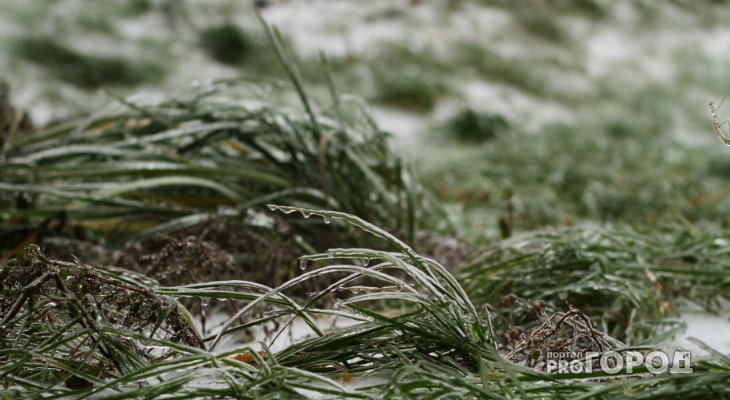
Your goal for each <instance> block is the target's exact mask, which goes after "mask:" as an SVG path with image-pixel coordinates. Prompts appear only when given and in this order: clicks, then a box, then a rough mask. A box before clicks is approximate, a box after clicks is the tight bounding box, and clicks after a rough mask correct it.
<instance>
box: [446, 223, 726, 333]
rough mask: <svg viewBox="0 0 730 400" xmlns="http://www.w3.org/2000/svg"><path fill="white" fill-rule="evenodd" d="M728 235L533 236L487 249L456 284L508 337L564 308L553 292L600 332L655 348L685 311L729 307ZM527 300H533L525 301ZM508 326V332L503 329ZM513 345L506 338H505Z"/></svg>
mask: <svg viewBox="0 0 730 400" xmlns="http://www.w3.org/2000/svg"><path fill="white" fill-rule="evenodd" d="M725 243H727V232H724V231H723V232H718V233H715V234H710V233H700V232H697V231H691V230H687V229H686V228H684V227H676V226H675V227H668V228H665V229H662V230H659V231H656V232H653V233H650V234H645V233H643V232H638V231H635V230H632V229H630V228H614V229H595V228H591V229H587V228H573V229H562V230H560V231H556V232H536V233H531V234H529V235H523V236H521V237H519V238H515V239H511V240H509V241H507V242H503V243H499V244H496V245H493V246H489V247H488V248H487V249H486V250H485V251H483V252H482V254H481V255H480V256H479V257H477V258H475V259H474V260H472V261H470V262H469V265H468V266H466V267H465V268H464V269H462V270H461V271H460V272H459V274H458V278H459V281H460V282H462V283H463V285H464V287H465V290H466V291H467V293H468V294H469V297H470V298H471V299H473V301H475V303H476V304H489V305H490V306H491V307H494V308H495V309H496V310H499V315H501V316H502V319H497V318H495V326H498V327H501V329H502V331H503V332H506V331H507V330H509V329H516V330H518V331H519V332H523V333H524V332H526V331H527V329H525V324H527V325H528V326H529V325H531V324H532V323H533V321H534V318H535V317H536V316H538V315H539V312H540V309H545V310H546V311H547V312H548V313H553V312H556V311H558V310H560V309H562V308H564V307H565V304H563V302H562V301H561V300H560V299H556V297H557V296H556V292H557V293H560V294H562V295H564V296H565V299H566V300H567V301H568V302H569V303H570V304H571V305H572V306H575V307H577V308H578V309H581V310H583V311H584V312H586V313H589V314H591V315H592V316H593V317H592V321H593V323H594V325H595V326H597V327H598V328H599V329H600V330H602V331H604V332H607V333H608V334H610V335H611V336H612V337H615V338H617V339H620V340H623V341H627V342H628V343H630V344H634V345H637V344H643V343H646V342H647V341H651V340H654V341H656V340H657V339H656V337H655V335H656V334H657V333H658V332H661V330H662V329H670V328H671V329H674V331H672V333H671V334H666V335H668V336H671V335H672V334H674V333H676V331H677V330H679V329H682V328H683V325H682V324H679V325H678V324H677V323H676V322H672V321H662V322H659V321H661V320H663V319H665V318H668V317H679V312H678V311H677V310H678V309H679V308H681V306H683V305H686V304H688V303H691V304H694V305H697V306H700V307H702V308H703V309H705V310H707V311H709V312H717V311H718V310H719V309H720V301H721V300H720V299H723V298H724V299H727V294H726V292H727V289H728V288H726V287H725V286H726V285H727V282H718V281H717V279H718V277H721V276H726V275H727V274H728V273H729V272H730V270H728V268H727V267H726V262H724V261H722V260H724V259H726V258H728V256H730V254H729V253H728V252H727V250H726V246H725ZM526 299H529V301H527V300H526ZM505 324H506V325H505ZM504 340H508V338H504Z"/></svg>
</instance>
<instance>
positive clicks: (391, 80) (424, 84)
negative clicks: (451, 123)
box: [373, 69, 449, 112]
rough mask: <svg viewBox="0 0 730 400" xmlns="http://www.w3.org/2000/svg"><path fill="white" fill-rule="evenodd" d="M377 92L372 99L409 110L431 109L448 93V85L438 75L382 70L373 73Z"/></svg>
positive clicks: (422, 110) (424, 110) (421, 110)
mask: <svg viewBox="0 0 730 400" xmlns="http://www.w3.org/2000/svg"><path fill="white" fill-rule="evenodd" d="M375 85H376V87H377V93H376V94H375V96H374V97H373V101H375V102H378V103H382V104H384V105H388V106H394V107H398V108H402V109H405V110H409V111H417V112H427V111H431V110H433V108H434V107H435V106H436V104H437V103H438V100H439V98H441V97H443V96H444V95H446V94H448V93H449V87H448V85H446V84H445V83H443V82H440V81H439V80H438V77H434V76H430V75H425V74H422V73H420V72H417V71H410V72H409V71H400V72H395V71H393V70H390V69H388V70H384V71H382V72H377V73H375Z"/></svg>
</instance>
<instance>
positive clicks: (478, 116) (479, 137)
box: [446, 108, 509, 143]
mask: <svg viewBox="0 0 730 400" xmlns="http://www.w3.org/2000/svg"><path fill="white" fill-rule="evenodd" d="M507 129H509V123H508V122H507V119H505V118H504V117H503V116H502V115H500V114H490V113H486V112H481V111H476V110H474V109H472V108H465V109H462V110H461V111H459V112H458V113H457V114H456V115H454V116H452V117H451V118H450V119H449V120H448V121H447V122H446V130H447V131H448V132H449V133H451V135H453V136H454V137H455V138H456V139H458V140H461V141H464V142H477V143H479V142H489V141H491V140H493V139H495V138H497V137H498V136H499V135H501V134H503V133H504V131H506V130H507Z"/></svg>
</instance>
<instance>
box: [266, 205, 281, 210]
mask: <svg viewBox="0 0 730 400" xmlns="http://www.w3.org/2000/svg"><path fill="white" fill-rule="evenodd" d="M266 207H269V210H271V211H276V210H278V209H279V206H277V205H275V204H268V205H267V206H266Z"/></svg>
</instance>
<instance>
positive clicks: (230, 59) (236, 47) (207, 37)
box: [198, 22, 257, 65]
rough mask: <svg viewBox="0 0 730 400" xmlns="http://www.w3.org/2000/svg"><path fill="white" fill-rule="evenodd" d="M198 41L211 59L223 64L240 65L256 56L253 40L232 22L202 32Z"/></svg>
mask: <svg viewBox="0 0 730 400" xmlns="http://www.w3.org/2000/svg"><path fill="white" fill-rule="evenodd" d="M198 40H199V42H200V47H201V48H202V49H203V50H204V51H205V52H206V53H207V54H208V55H209V56H210V57H211V58H213V59H214V60H216V61H218V62H221V63H223V64H230V65H238V64H241V63H243V62H245V61H247V60H248V59H249V58H250V57H255V56H256V54H255V51H254V50H255V49H256V47H257V46H256V44H255V43H254V42H253V40H252V39H251V38H250V37H249V36H248V34H247V33H246V32H244V31H243V30H242V29H241V28H240V27H238V26H237V25H235V24H233V23H230V22H227V23H224V24H221V25H217V26H211V27H209V28H206V29H204V30H202V31H201V32H200V36H199V39H198Z"/></svg>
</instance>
